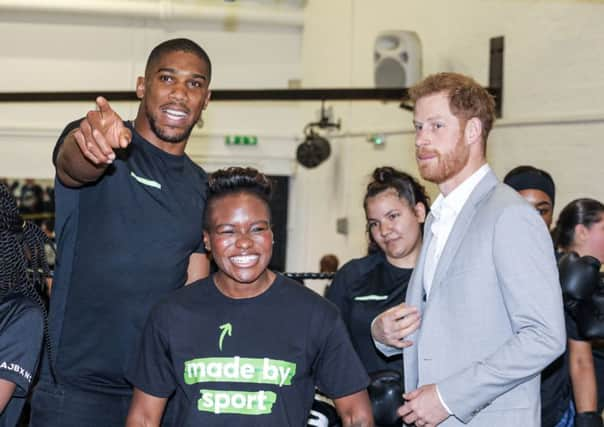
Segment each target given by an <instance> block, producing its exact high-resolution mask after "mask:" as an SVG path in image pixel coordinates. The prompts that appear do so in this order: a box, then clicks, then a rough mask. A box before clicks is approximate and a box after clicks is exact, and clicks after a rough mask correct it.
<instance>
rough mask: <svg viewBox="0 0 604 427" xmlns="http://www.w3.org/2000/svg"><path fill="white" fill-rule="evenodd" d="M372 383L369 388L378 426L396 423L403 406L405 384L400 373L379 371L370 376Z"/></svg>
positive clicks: (374, 417) (374, 416)
mask: <svg viewBox="0 0 604 427" xmlns="http://www.w3.org/2000/svg"><path fill="white" fill-rule="evenodd" d="M369 376H370V377H371V383H370V384H369V387H367V392H368V393H369V400H370V401H371V409H372V410H373V419H374V421H375V424H376V425H390V424H394V423H396V422H397V421H398V420H399V419H400V416H399V415H398V414H397V412H396V411H397V410H398V408H400V407H401V406H403V403H404V401H403V382H402V379H401V374H400V372H396V371H377V372H373V373H371V374H369Z"/></svg>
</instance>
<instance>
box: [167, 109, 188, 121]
mask: <svg viewBox="0 0 604 427" xmlns="http://www.w3.org/2000/svg"><path fill="white" fill-rule="evenodd" d="M166 113H167V114H168V115H169V116H173V117H175V118H179V119H180V118H182V117H186V115H187V113H185V112H184V111H178V110H172V109H167V110H166Z"/></svg>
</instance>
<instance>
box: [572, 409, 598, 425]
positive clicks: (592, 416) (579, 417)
mask: <svg viewBox="0 0 604 427" xmlns="http://www.w3.org/2000/svg"><path fill="white" fill-rule="evenodd" d="M575 427H602V417H601V416H600V414H598V413H597V412H579V413H578V414H576V415H575Z"/></svg>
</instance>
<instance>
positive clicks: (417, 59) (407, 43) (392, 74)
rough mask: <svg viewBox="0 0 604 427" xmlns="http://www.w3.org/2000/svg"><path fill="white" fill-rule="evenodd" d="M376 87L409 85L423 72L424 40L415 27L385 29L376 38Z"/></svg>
mask: <svg viewBox="0 0 604 427" xmlns="http://www.w3.org/2000/svg"><path fill="white" fill-rule="evenodd" d="M373 65H374V77H375V86H376V87H409V86H412V85H413V84H415V83H416V82H418V81H419V80H420V79H421V78H422V76H421V74H422V56H421V44H420V41H419V37H418V35H417V34H416V33H415V32H413V31H384V32H382V33H380V34H379V35H378V37H377V38H376V39H375V46H374V49H373Z"/></svg>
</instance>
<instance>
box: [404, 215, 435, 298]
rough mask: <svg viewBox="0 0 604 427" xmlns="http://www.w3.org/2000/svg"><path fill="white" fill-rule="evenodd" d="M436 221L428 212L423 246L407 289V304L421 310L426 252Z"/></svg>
mask: <svg viewBox="0 0 604 427" xmlns="http://www.w3.org/2000/svg"><path fill="white" fill-rule="evenodd" d="M433 222H434V216H433V215H432V213H429V214H428V217H427V218H426V223H425V224H424V237H423V242H422V248H421V250H420V252H419V256H418V258H417V262H416V263H415V268H414V269H413V275H412V277H411V280H410V283H409V287H408V289H407V296H406V298H405V302H406V303H407V304H411V305H414V306H416V307H418V308H419V309H420V310H421V309H422V302H423V296H424V265H425V263H426V253H427V251H428V246H429V245H430V241H431V240H432V237H433V236H434V235H433V234H432V223H433Z"/></svg>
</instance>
